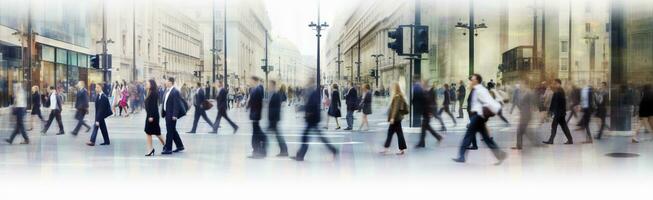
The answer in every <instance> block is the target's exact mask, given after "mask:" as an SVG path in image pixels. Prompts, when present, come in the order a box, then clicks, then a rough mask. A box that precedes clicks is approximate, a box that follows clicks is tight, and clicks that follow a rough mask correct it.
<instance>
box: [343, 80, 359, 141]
mask: <svg viewBox="0 0 653 200" xmlns="http://www.w3.org/2000/svg"><path fill="white" fill-rule="evenodd" d="M345 104H347V128H345V130H351V129H353V126H354V111H356V110H357V107H358V92H357V91H356V87H355V86H354V83H352V82H349V90H347V93H346V94H345Z"/></svg>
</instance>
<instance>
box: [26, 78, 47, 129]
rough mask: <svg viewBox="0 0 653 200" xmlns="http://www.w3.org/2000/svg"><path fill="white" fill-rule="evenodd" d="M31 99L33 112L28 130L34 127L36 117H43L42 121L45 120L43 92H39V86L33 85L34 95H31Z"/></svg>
mask: <svg viewBox="0 0 653 200" xmlns="http://www.w3.org/2000/svg"><path fill="white" fill-rule="evenodd" d="M30 99H31V101H32V112H31V117H30V122H29V125H30V128H29V130H28V131H31V130H32V129H34V117H35V116H36V117H38V118H39V119H41V122H43V121H44V119H43V115H42V114H41V93H39V86H36V85H35V86H33V87H32V96H31V98H30Z"/></svg>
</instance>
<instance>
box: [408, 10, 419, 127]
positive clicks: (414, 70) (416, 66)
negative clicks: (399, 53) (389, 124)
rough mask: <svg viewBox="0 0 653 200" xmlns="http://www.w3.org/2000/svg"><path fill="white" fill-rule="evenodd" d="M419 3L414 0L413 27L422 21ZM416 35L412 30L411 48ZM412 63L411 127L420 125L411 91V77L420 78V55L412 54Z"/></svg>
mask: <svg viewBox="0 0 653 200" xmlns="http://www.w3.org/2000/svg"><path fill="white" fill-rule="evenodd" d="M421 4H422V1H421V0H415V27H417V26H420V25H421V23H422V19H421V18H422V14H421V13H422V10H421ZM413 30H414V29H413ZM416 35H417V31H413V32H412V36H413V37H411V39H410V41H411V43H410V44H411V45H413V47H412V49H413V50H414V49H415V41H414V38H416V37H415V36H416ZM412 64H413V67H412V69H411V76H410V84H409V87H410V91H411V92H410V99H409V100H408V102H409V104H410V112H411V118H410V124H411V127H418V126H420V122H421V116H420V114H419V112H416V111H415V105H413V94H415V92H414V91H412V90H413V84H414V83H413V82H414V81H413V78H414V79H417V80H419V79H420V78H421V72H422V55H421V54H419V53H416V55H415V56H414V59H413V62H412Z"/></svg>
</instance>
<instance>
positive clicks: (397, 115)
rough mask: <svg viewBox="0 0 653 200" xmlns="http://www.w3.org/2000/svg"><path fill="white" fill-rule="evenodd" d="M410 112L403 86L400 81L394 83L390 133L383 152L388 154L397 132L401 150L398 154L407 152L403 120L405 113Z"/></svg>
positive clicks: (389, 116)
mask: <svg viewBox="0 0 653 200" xmlns="http://www.w3.org/2000/svg"><path fill="white" fill-rule="evenodd" d="M408 113H409V108H408V104H406V100H405V97H404V94H403V93H402V92H401V88H400V87H399V84H398V83H393V84H392V101H391V103H390V110H389V111H388V122H389V123H390V126H389V127H388V135H387V137H386V139H385V144H383V147H384V148H385V149H384V150H383V151H382V152H381V153H382V154H387V153H388V151H389V150H388V149H389V148H390V143H391V142H392V136H393V135H394V134H397V140H398V147H399V152H398V153H397V155H404V154H405V153H406V148H407V146H406V139H405V138H404V131H403V129H402V127H401V120H403V119H404V115H406V114H408Z"/></svg>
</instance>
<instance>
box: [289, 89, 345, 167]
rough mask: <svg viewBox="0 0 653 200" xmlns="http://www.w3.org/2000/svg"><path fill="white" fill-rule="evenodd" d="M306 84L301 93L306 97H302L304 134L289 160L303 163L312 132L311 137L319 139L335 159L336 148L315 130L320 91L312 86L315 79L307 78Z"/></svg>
mask: <svg viewBox="0 0 653 200" xmlns="http://www.w3.org/2000/svg"><path fill="white" fill-rule="evenodd" d="M308 83H309V84H308V85H307V87H306V88H305V89H304V91H303V94H305V95H306V96H305V97H304V100H305V101H306V105H304V118H305V120H306V129H304V133H303V134H302V146H301V147H300V148H299V150H298V151H297V155H296V156H294V157H291V159H293V160H296V161H304V156H305V155H306V152H307V151H308V142H309V139H310V137H309V135H310V134H311V131H313V135H315V136H317V137H319V138H320V140H321V141H322V142H323V143H324V144H325V145H326V146H327V148H328V149H329V151H331V153H332V154H333V156H334V157H336V156H337V155H338V149H336V147H334V146H333V145H332V144H330V143H329V140H328V139H327V138H326V137H324V136H323V135H322V133H321V132H320V129H319V128H317V126H318V125H319V124H320V120H321V116H320V115H321V113H320V111H321V109H320V104H321V103H320V100H321V99H322V97H320V93H321V92H320V90H318V89H316V87H315V85H313V83H315V79H313V78H309V80H308Z"/></svg>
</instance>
